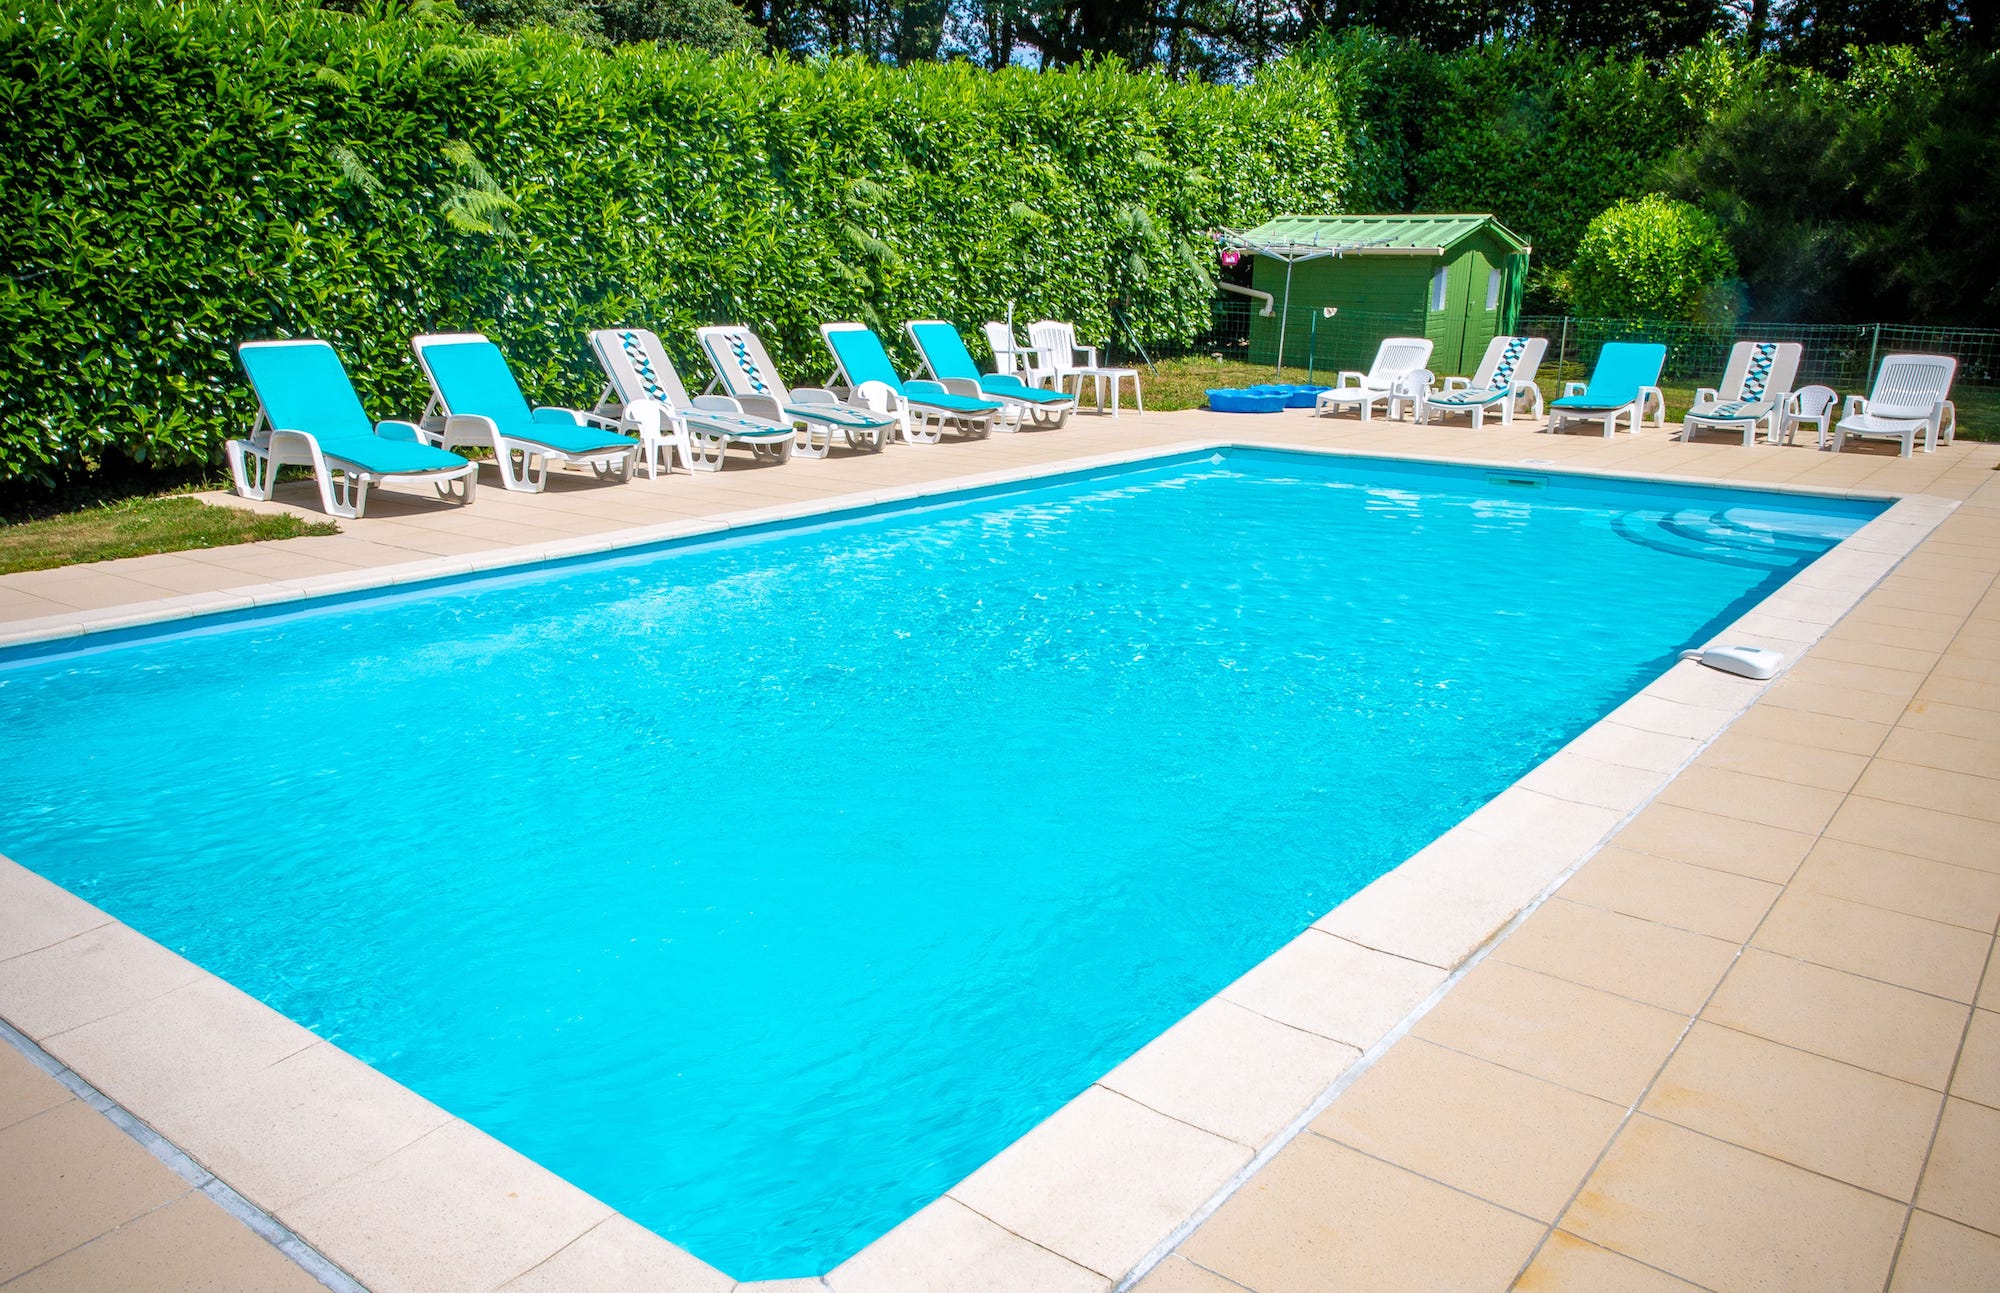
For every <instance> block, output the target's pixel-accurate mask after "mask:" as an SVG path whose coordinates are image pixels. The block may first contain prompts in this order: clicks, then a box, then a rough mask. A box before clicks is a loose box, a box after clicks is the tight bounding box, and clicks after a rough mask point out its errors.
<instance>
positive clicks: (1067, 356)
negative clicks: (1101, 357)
mask: <svg viewBox="0 0 2000 1293" xmlns="http://www.w3.org/2000/svg"><path fill="white" fill-rule="evenodd" d="M1028 340H1029V341H1031V342H1032V343H1034V347H1035V351H1036V353H1037V354H1038V355H1039V356H1040V360H1041V368H1042V370H1043V371H1044V373H1046V375H1047V376H1048V378H1049V379H1050V380H1052V381H1053V382H1054V384H1055V388H1056V389H1057V390H1059V391H1069V393H1070V394H1072V395H1074V396H1076V402H1077V403H1078V404H1081V403H1083V384H1084V383H1085V382H1089V383H1090V394H1091V399H1092V400H1093V402H1095V404H1096V405H1097V411H1098V412H1099V413H1102V412H1104V396H1105V387H1106V385H1107V384H1108V385H1109V387H1110V394H1111V416H1112V417H1114V418H1115V417H1117V416H1118V383H1120V382H1122V381H1126V380H1128V379H1129V380H1130V381H1131V383H1132V403H1133V405H1134V407H1136V408H1137V410H1138V411H1139V412H1140V413H1144V412H1145V411H1146V394H1145V392H1144V391H1142V390H1140V389H1139V370H1138V369H1136V368H1117V367H1112V366H1107V365H1104V364H1100V363H1099V362H1098V361H1097V347H1096V346H1079V345H1077V344H1076V328H1075V327H1074V326H1073V325H1071V324H1067V323H1063V322H1060V321H1059V320H1056V319H1041V320H1038V321H1037V322H1034V323H1031V324H1029V325H1028ZM1079 356H1081V357H1082V361H1083V362H1081V363H1079V362H1077V360H1078V357H1079ZM1072 380H1073V381H1075V383H1076V388H1075V389H1074V390H1071V389H1070V386H1069V383H1070V382H1071V381H1072Z"/></svg>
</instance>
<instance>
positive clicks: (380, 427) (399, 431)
mask: <svg viewBox="0 0 2000 1293" xmlns="http://www.w3.org/2000/svg"><path fill="white" fill-rule="evenodd" d="M375 434H376V435H379V436H381V437H382V438H383V439H384V440H408V441H410V442H411V443H413V444H423V443H425V440H424V429H423V428H422V427H420V426H418V425H417V424H416V423H414V422H405V421H403V420H402V419H401V418H388V419H386V420H384V421H381V422H377V423H376V424H375Z"/></svg>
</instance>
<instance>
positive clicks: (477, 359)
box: [424, 341, 639, 453]
mask: <svg viewBox="0 0 2000 1293" xmlns="http://www.w3.org/2000/svg"><path fill="white" fill-rule="evenodd" d="M424 363H425V366H426V367H428V368H429V369H430V373H431V377H432V379H433V380H434V381H436V382H437V386H438V392H439V393H440V394H441V395H443V396H444V403H445V407H446V408H447V409H449V410H450V411H451V412H452V413H455V414H461V415H466V416H472V417H484V418H491V419H493V424H494V426H495V427H497V428H498V429H499V433H500V434H501V435H502V436H504V437H505V438H507V439H509V440H525V441H527V442H528V443H529V444H536V445H542V446H545V447H547V448H550V449H553V450H555V451H556V452H557V453H598V452H602V451H604V450H608V449H631V448H636V447H637V446H638V443H639V442H638V441H637V440H634V439H633V438H632V437H630V436H622V435H617V434H615V433H613V432H610V431H602V430H599V429H598V428H596V427H588V426H578V425H577V424H576V423H575V422H574V421H573V420H571V419H570V417H569V416H568V415H567V414H563V413H554V412H550V411H547V410H544V411H543V412H542V413H540V414H537V413H535V412H533V411H532V410H530V409H529V408H528V401H527V398H526V397H525V396H523V395H522V394H521V386H520V383H518V382H516V381H515V380H514V373H513V370H511V369H509V368H508V367H507V359H506V357H505V356H504V355H502V354H501V353H500V347H498V346H496V345H494V344H493V343H492V342H490V341H446V342H438V343H435V344H432V345H428V346H425V347H424Z"/></svg>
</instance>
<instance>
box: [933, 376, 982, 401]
mask: <svg viewBox="0 0 2000 1293" xmlns="http://www.w3.org/2000/svg"><path fill="white" fill-rule="evenodd" d="M938 385H939V386H942V387H944V389H945V390H946V391H947V392H949V393H950V394H953V395H963V396H965V397H967V398H968V399H975V400H976V399H982V398H984V397H985V395H986V391H985V390H984V389H983V388H982V387H981V386H980V385H979V383H978V382H975V381H973V380H972V379H971V378H970V377H940V378H939V379H938Z"/></svg>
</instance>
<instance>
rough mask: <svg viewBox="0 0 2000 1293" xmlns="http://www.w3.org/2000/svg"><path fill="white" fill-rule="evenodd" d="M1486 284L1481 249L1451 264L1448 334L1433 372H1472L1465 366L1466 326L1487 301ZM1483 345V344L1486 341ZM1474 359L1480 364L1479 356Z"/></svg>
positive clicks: (1446, 330) (1447, 284)
mask: <svg viewBox="0 0 2000 1293" xmlns="http://www.w3.org/2000/svg"><path fill="white" fill-rule="evenodd" d="M1474 280H1477V283H1476V285H1475V281H1474ZM1485 285H1486V261H1485V258H1484V257H1482V256H1481V255H1480V254H1479V253H1478V252H1476V251H1475V252H1463V253H1461V254H1460V255H1459V257H1458V259H1457V260H1455V261H1453V262H1452V263H1451V271H1450V273H1449V275H1448V276H1447V278H1446V289H1447V291H1448V292H1449V293H1450V296H1449V299H1447V300H1446V302H1445V318H1444V335H1443V339H1442V340H1441V341H1440V342H1439V343H1438V346H1437V353H1436V354H1434V355H1433V356H1431V368H1432V371H1434V372H1437V373H1440V374H1442V373H1464V372H1469V371H1470V370H1469V369H1468V368H1466V366H1465V365H1466V357H1465V341H1466V325H1467V323H1468V322H1469V321H1470V319H1471V317H1472V312H1473V310H1474V309H1475V308H1477V307H1478V306H1481V305H1484V304H1485V301H1484V299H1483V297H1482V296H1481V292H1480V289H1481V288H1483V287H1484V286H1485ZM1479 344H1480V345H1481V346H1482V347H1483V346H1484V344H1485V343H1484V342H1483V341H1481V342H1480V343H1479ZM1472 362H1473V363H1478V362H1479V356H1478V355H1474V356H1473V357H1472Z"/></svg>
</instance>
